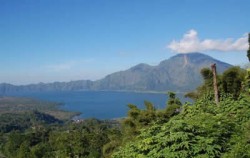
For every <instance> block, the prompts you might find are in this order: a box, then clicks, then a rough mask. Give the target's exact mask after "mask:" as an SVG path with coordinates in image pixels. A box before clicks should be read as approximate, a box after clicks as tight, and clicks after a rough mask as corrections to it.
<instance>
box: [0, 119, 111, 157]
mask: <svg viewBox="0 0 250 158" xmlns="http://www.w3.org/2000/svg"><path fill="white" fill-rule="evenodd" d="M115 129H116V126H115V125H114V121H99V120H96V119H90V120H84V121H82V122H80V123H69V124H65V125H61V126H58V125H57V126H52V125H50V126H48V124H47V125H46V126H36V128H33V127H32V128H31V127H30V128H29V129H26V130H25V132H22V131H19V132H17V131H13V132H10V133H6V134H3V135H2V136H1V140H3V141H4V142H2V144H1V151H2V153H3V154H4V155H5V156H6V157H9V158H47V157H72V158H73V157H89V158H99V157H102V147H103V146H104V144H106V143H108V142H109V141H110V137H108V134H109V131H111V130H115ZM3 136H5V138H4V137H3Z"/></svg>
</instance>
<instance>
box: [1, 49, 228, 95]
mask: <svg viewBox="0 0 250 158" xmlns="http://www.w3.org/2000/svg"><path fill="white" fill-rule="evenodd" d="M213 63H216V65H217V71H218V72H219V73H221V72H223V71H224V70H226V69H227V68H229V67H231V66H232V65H230V64H227V63H224V62H221V61H219V60H216V59H214V58H212V57H210V56H208V55H204V54H201V53H189V54H178V55H176V56H173V57H171V58H169V59H167V60H164V61H162V62H161V63H160V64H159V65H157V66H150V65H147V64H139V65H136V66H134V67H132V68H130V69H128V70H125V71H120V72H115V73H112V74H110V75H108V76H106V77H105V78H103V79H101V80H98V81H89V80H80V81H71V82H54V83H47V84H45V83H40V84H31V85H25V86H14V85H10V84H0V92H1V93H5V92H18V91H69V90H131V91H135V90H136V91H169V90H171V91H176V92H186V91H190V90H193V89H195V88H196V87H197V86H198V85H200V84H201V83H202V78H201V75H200V70H201V69H202V68H204V67H210V65H211V64H213Z"/></svg>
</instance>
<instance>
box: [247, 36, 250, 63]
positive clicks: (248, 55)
mask: <svg viewBox="0 0 250 158" xmlns="http://www.w3.org/2000/svg"><path fill="white" fill-rule="evenodd" d="M248 44H249V48H248V51H247V57H248V60H249V62H250V33H249V34H248Z"/></svg>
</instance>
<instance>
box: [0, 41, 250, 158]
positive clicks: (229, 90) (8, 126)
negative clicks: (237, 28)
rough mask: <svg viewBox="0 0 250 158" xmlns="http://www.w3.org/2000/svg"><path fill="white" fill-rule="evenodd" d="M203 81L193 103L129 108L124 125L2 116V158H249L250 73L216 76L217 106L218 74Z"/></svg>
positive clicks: (37, 114)
mask: <svg viewBox="0 0 250 158" xmlns="http://www.w3.org/2000/svg"><path fill="white" fill-rule="evenodd" d="M249 43H250V40H249ZM248 56H249V51H248ZM201 75H202V77H203V80H204V82H203V84H202V85H201V86H199V87H197V89H196V90H195V91H193V92H189V93H187V94H186V97H190V98H192V99H193V100H194V102H193V103H188V102H186V103H182V102H181V101H180V100H179V99H178V98H177V97H176V95H175V93H173V92H168V101H167V103H166V108H165V109H157V108H156V107H155V106H154V105H153V104H152V103H151V102H149V101H145V103H144V104H145V108H144V109H139V108H138V107H137V106H136V105H132V104H129V105H128V107H129V111H128V114H127V117H125V118H123V119H119V120H97V119H86V120H81V121H78V122H76V121H71V120H60V119H58V118H56V117H54V116H52V115H50V114H48V113H44V112H43V111H39V109H32V110H31V111H26V112H19V113H13V112H12V113H11V112H9V113H5V114H1V116H0V123H1V124H0V150H1V152H0V157H8V158H48V157H60V158H61V157H63V158H64V157H65V158H66V157H69V158H74V157H85V158H101V157H104V158H144V157H149V158H165V157H166V158H179V157H180V158H188V157H197V158H198V157H199V158H219V157H223V158H249V157H250V150H249V148H250V70H245V69H241V68H240V67H231V68H229V69H228V70H226V71H225V72H224V73H223V74H221V75H217V76H216V78H217V85H216V86H217V87H218V90H219V102H218V103H216V102H215V101H214V100H215V95H214V85H213V72H212V71H211V70H210V69H209V68H204V69H202V70H201Z"/></svg>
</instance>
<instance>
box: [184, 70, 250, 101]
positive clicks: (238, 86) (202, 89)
mask: <svg viewBox="0 0 250 158" xmlns="http://www.w3.org/2000/svg"><path fill="white" fill-rule="evenodd" d="M201 75H202V77H203V80H204V82H203V84H202V85H201V86H199V87H198V88H197V89H196V90H195V91H193V92H189V93H187V94H185V96H186V97H189V98H191V99H194V100H197V99H199V98H201V97H202V96H203V95H206V94H211V93H214V90H213V76H212V71H211V70H210V69H208V68H203V69H202V70H201ZM246 80H247V79H246V71H245V70H243V69H241V68H240V67H237V66H234V67H231V68H229V69H227V70H226V71H225V72H224V73H223V74H222V75H217V82H218V83H217V84H218V85H217V86H218V87H219V93H220V94H225V93H226V94H232V96H233V98H234V99H237V98H238V97H239V95H240V94H241V92H243V91H244V85H246V86H247V85H250V84H247V81H246Z"/></svg>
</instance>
